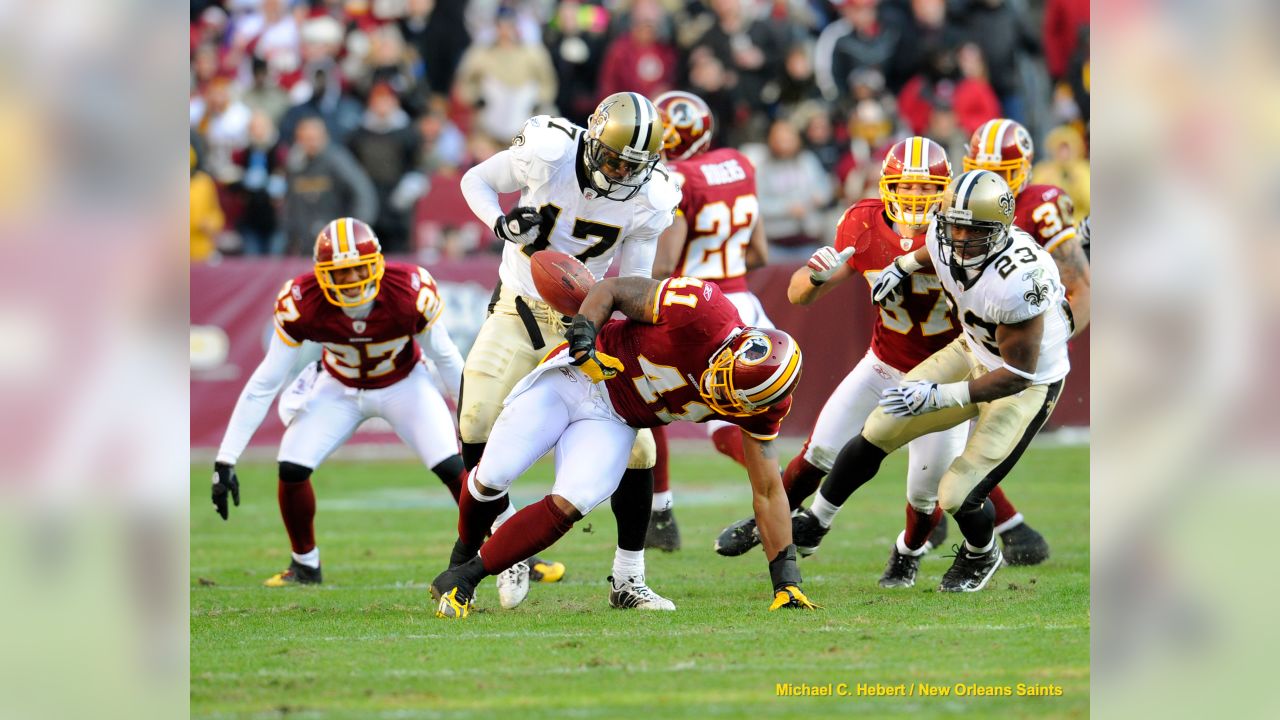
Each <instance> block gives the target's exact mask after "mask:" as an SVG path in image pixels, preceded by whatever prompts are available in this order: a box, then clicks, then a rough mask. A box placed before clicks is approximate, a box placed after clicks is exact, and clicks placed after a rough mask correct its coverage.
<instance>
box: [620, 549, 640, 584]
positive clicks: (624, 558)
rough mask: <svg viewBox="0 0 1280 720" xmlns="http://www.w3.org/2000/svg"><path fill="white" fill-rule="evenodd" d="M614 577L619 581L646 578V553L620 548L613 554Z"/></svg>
mask: <svg viewBox="0 0 1280 720" xmlns="http://www.w3.org/2000/svg"><path fill="white" fill-rule="evenodd" d="M613 577H614V578H615V579H617V580H625V579H626V578H633V577H644V551H643V550H623V549H622V548H618V549H617V550H615V551H614V553H613Z"/></svg>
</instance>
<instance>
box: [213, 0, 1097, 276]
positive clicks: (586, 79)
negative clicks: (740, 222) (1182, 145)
mask: <svg viewBox="0 0 1280 720" xmlns="http://www.w3.org/2000/svg"><path fill="white" fill-rule="evenodd" d="M190 40H191V87H190V93H191V100H190V126H191V258H192V261H193V262H202V261H207V260H210V259H215V258H217V257H221V256H225V255H282V254H295V255H297V254H302V255H305V254H309V253H310V251H311V245H312V242H313V240H314V238H315V236H316V235H317V233H318V232H319V231H320V229H321V227H323V225H324V223H326V222H328V221H329V220H331V219H332V218H334V217H339V216H343V215H353V216H355V217H358V218H361V219H363V220H366V221H368V222H370V223H371V224H372V225H373V227H374V229H375V231H376V232H377V233H378V235H379V237H380V238H381V240H382V242H383V247H384V249H385V250H386V251H387V252H389V253H402V254H410V255H414V256H416V257H418V258H419V259H421V260H424V261H434V260H435V259H438V258H442V257H443V258H457V257H462V256H465V255H467V254H471V253H484V252H497V251H500V250H501V247H500V241H498V240H497V239H496V238H493V237H491V235H492V233H491V232H487V228H481V227H479V226H478V224H477V223H475V222H472V219H471V217H470V211H469V210H468V209H467V208H466V205H465V202H464V201H463V199H462V196H461V192H460V191H459V189H458V180H459V178H460V176H461V173H462V172H465V171H466V170H467V169H468V168H469V167H471V166H472V165H474V164H475V163H477V162H480V161H483V160H484V159H486V158H488V157H489V156H490V155H492V154H493V153H495V152H497V151H500V150H502V149H503V148H504V147H506V145H507V143H508V142H509V141H510V139H511V137H512V136H514V135H515V134H516V133H517V132H518V131H519V129H520V127H521V125H522V124H523V122H524V121H525V119H526V118H528V117H530V116H532V115H536V114H540V113H549V114H553V115H562V116H565V117H567V118H569V119H570V120H572V121H574V122H576V123H578V124H585V122H586V118H587V116H588V115H590V113H591V112H592V110H593V109H594V107H595V105H596V103H597V102H598V101H599V99H600V98H602V97H604V96H605V95H607V94H609V93H612V92H616V91H619V90H633V91H637V92H640V93H643V94H645V95H647V96H649V97H650V98H652V97H654V96H656V95H658V94H660V93H662V92H664V91H666V90H670V89H686V90H689V91H692V92H695V93H697V94H698V95H700V96H701V97H702V98H703V99H705V100H706V101H707V102H708V104H709V105H710V106H711V108H712V109H713V111H714V113H715V116H716V119H717V121H718V123H719V128H720V130H719V132H718V137H716V139H715V142H716V144H718V145H730V146H734V147H739V148H741V149H742V150H743V152H744V153H746V154H747V155H748V157H750V158H751V159H752V161H753V162H754V163H755V164H756V167H757V177H758V183H759V195H760V197H761V200H762V202H761V213H762V218H763V222H764V224H765V230H766V233H767V235H768V237H769V239H770V243H771V246H772V249H773V250H774V252H773V253H772V255H773V257H774V258H779V259H786V258H789V257H794V256H797V255H807V254H808V253H809V252H810V251H811V249H812V248H814V247H815V246H817V245H819V244H825V243H826V242H828V241H829V236H830V235H831V233H832V231H833V229H834V227H835V223H836V219H837V218H838V217H839V214H840V213H841V212H843V210H844V208H845V207H847V206H848V205H849V204H851V203H852V202H854V201H856V200H858V199H860V198H863V197H868V196H874V195H875V193H876V189H877V180H878V177H879V169H880V168H879V166H880V161H881V159H882V158H883V156H884V152H885V151H886V150H887V149H888V148H889V146H890V145H892V144H893V143H894V142H896V141H897V140H899V139H901V138H903V137H906V136H909V135H913V134H924V135H927V136H928V137H931V138H933V139H935V140H937V141H938V142H940V143H942V145H943V146H944V147H946V148H947V149H948V152H949V154H950V157H951V161H952V164H953V166H954V167H955V168H956V169H958V168H959V166H960V158H961V157H962V155H963V153H964V146H965V143H966V142H967V141H968V138H969V135H970V133H972V132H973V130H974V129H976V128H977V127H978V126H979V125H981V124H982V123H983V122H985V121H986V120H988V119H990V118H992V117H1010V118H1013V119H1015V120H1018V121H1019V122H1022V123H1023V124H1024V125H1026V126H1027V127H1028V129H1029V130H1030V131H1031V133H1032V136H1033V138H1034V139H1035V141H1036V160H1037V163H1036V166H1035V169H1034V174H1033V178H1034V181H1035V182H1046V183H1052V184H1056V185H1059V186H1062V187H1063V188H1064V189H1065V190H1066V191H1067V192H1068V193H1069V194H1070V195H1071V196H1072V198H1073V199H1074V200H1075V205H1076V207H1077V209H1078V212H1079V217H1084V216H1086V215H1087V214H1088V213H1089V151H1088V138H1089V122H1088V120H1089V0H705V2H704V1H702V0H692V1H689V2H685V1H684V0H603V1H601V0H564V1H562V2H556V1H555V0H192V2H191V38H190Z"/></svg>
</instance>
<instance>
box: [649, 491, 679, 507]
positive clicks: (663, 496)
mask: <svg viewBox="0 0 1280 720" xmlns="http://www.w3.org/2000/svg"><path fill="white" fill-rule="evenodd" d="M674 504H675V500H674V498H673V497H672V495H671V491H670V490H668V491H666V492H657V491H656V490H655V491H654V493H653V502H652V503H651V505H650V509H651V510H653V511H654V512H658V511H659V510H670V509H671V506H672V505H674Z"/></svg>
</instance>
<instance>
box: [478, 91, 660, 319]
mask: <svg viewBox="0 0 1280 720" xmlns="http://www.w3.org/2000/svg"><path fill="white" fill-rule="evenodd" d="M585 137H586V131H585V130H583V129H582V128H580V127H578V126H576V125H574V124H573V123H571V122H569V121H568V120H565V119H564V118H553V117H551V116H550V115H538V116H536V117H532V118H529V120H528V121H527V122H526V123H525V125H524V128H523V129H521V131H520V134H519V135H516V137H515V138H514V139H513V140H512V141H511V148H510V150H509V151H508V152H507V156H508V158H509V160H510V162H511V170H512V175H514V176H515V178H516V180H517V181H518V182H519V183H520V185H521V191H520V205H521V206H522V207H532V208H538V209H542V208H543V207H546V206H550V208H549V210H548V212H550V213H553V214H554V215H555V218H556V221H555V225H554V226H553V227H552V229H551V232H550V233H549V234H544V235H543V236H542V237H540V238H539V239H538V240H535V241H534V242H532V243H529V244H528V245H524V246H519V245H515V244H513V243H507V245H506V247H505V248H503V250H502V267H501V268H500V269H499V271H498V276H499V277H500V278H501V279H502V283H503V284H504V285H507V286H508V287H511V288H513V289H515V291H516V292H517V293H519V294H521V295H524V296H526V297H534V298H539V299H540V296H539V295H538V290H537V288H536V287H534V285H533V276H532V274H531V271H530V266H529V258H530V256H532V255H533V253H535V252H537V251H539V250H543V249H546V248H551V249H554V250H559V251H561V252H563V253H567V254H569V255H573V256H574V257H576V258H578V259H579V260H581V261H582V262H583V263H584V264H585V265H586V266H587V269H589V270H590V271H591V274H592V275H595V277H596V279H597V280H598V279H600V278H602V277H604V274H605V272H606V271H608V269H609V266H610V265H611V264H612V263H613V257H614V254H615V253H617V252H619V251H621V253H622V258H623V260H622V263H623V264H622V268H621V273H622V274H624V275H639V276H643V277H649V274H650V272H652V269H653V255H654V252H655V250H656V248H657V243H658V235H660V234H661V233H662V231H663V230H666V229H667V227H668V226H669V225H671V222H672V220H673V219H674V217H675V211H676V207H677V206H678V205H679V204H680V186H679V185H678V184H677V183H676V182H675V181H673V180H672V178H671V174H670V172H669V171H668V170H667V169H666V168H665V167H664V166H663V165H662V164H661V163H659V164H658V165H657V167H656V168H655V169H654V171H653V175H652V176H651V177H650V179H649V181H648V182H647V183H645V186H644V187H643V188H641V190H640V192H639V193H637V194H636V196H635V197H633V198H631V199H630V200H626V201H618V200H609V199H606V198H601V197H599V196H598V195H597V194H596V192H595V191H594V190H592V189H591V186H590V185H589V184H588V182H587V174H586V173H587V171H586V168H584V167H583V164H582V162H581V159H580V158H581V157H582V144H583V143H584V141H585Z"/></svg>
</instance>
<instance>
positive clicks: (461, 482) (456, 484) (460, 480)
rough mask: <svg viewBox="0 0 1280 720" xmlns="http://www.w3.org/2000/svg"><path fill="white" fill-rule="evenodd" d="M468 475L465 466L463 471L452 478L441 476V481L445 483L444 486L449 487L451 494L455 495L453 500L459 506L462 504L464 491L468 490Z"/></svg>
mask: <svg viewBox="0 0 1280 720" xmlns="http://www.w3.org/2000/svg"><path fill="white" fill-rule="evenodd" d="M467 475H468V473H467V469H466V468H463V469H462V472H461V473H460V474H458V475H455V476H453V477H451V478H440V482H442V483H444V486H445V487H447V488H449V494H450V495H452V496H453V501H454V502H455V503H457V504H458V505H459V506H461V505H462V493H463V492H466V491H465V488H466V487H467ZM468 494H469V493H468Z"/></svg>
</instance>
